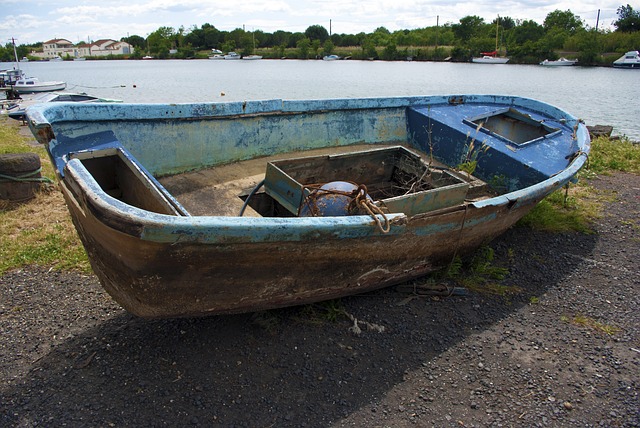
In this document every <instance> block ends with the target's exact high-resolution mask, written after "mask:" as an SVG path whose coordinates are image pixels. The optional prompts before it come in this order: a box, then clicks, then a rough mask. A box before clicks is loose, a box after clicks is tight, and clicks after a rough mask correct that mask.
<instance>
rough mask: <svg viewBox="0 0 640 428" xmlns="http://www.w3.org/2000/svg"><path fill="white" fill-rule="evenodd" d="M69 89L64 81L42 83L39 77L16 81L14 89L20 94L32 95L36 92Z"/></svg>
mask: <svg viewBox="0 0 640 428" xmlns="http://www.w3.org/2000/svg"><path fill="white" fill-rule="evenodd" d="M66 87H67V84H66V83H65V82H62V81H48V82H41V81H40V79H38V78H37V77H27V78H23V79H20V80H18V81H16V83H15V84H14V85H13V89H15V90H16V92H18V93H19V94H31V93H34V92H51V91H61V90H63V89H64V88H66Z"/></svg>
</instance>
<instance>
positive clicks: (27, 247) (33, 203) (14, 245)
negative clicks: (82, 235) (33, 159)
mask: <svg viewBox="0 0 640 428" xmlns="http://www.w3.org/2000/svg"><path fill="white" fill-rule="evenodd" d="M12 122H14V121H13V119H9V118H7V117H4V118H0V154H6V153H25V152H31V153H37V154H38V155H39V156H40V161H41V164H42V169H43V172H42V175H44V176H46V177H48V178H50V179H52V180H53V179H54V178H55V175H54V173H53V167H52V166H51V164H50V162H49V160H48V158H47V155H46V151H45V149H44V147H42V146H40V145H36V144H34V143H30V141H31V142H32V141H34V140H30V139H29V138H27V137H24V136H23V135H20V132H19V130H20V125H19V124H18V122H16V123H12ZM28 265H40V266H50V267H53V268H54V269H75V270H79V271H82V272H90V271H91V268H90V265H89V261H88V258H87V255H86V253H85V251H84V247H83V246H82V244H81V242H80V239H79V237H78V234H77V233H76V230H75V227H74V226H73V224H72V222H71V217H70V216H69V212H68V210H67V207H66V205H65V203H64V200H63V198H62V194H61V193H60V192H59V191H58V190H57V189H56V188H55V186H51V185H49V186H43V188H42V190H41V191H40V192H38V193H37V194H36V195H35V198H33V199H32V200H30V201H27V202H25V203H9V202H7V201H0V275H1V274H3V273H4V272H6V271H8V270H11V269H18V268H21V267H24V266H28Z"/></svg>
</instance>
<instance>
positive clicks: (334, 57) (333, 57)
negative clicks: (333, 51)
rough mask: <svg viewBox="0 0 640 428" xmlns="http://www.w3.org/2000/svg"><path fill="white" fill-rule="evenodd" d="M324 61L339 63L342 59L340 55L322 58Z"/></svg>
mask: <svg viewBox="0 0 640 428" xmlns="http://www.w3.org/2000/svg"><path fill="white" fill-rule="evenodd" d="M322 59H323V60H324V61H337V60H339V59H340V57H339V56H338V55H325V56H323V57H322Z"/></svg>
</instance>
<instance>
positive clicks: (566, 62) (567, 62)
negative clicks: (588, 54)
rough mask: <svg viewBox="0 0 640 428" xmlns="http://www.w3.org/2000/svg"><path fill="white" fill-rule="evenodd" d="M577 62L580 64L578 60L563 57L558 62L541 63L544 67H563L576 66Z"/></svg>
mask: <svg viewBox="0 0 640 428" xmlns="http://www.w3.org/2000/svg"><path fill="white" fill-rule="evenodd" d="M577 62H578V60H577V59H567V58H565V57H561V58H559V59H556V60H548V59H545V60H544V61H542V62H541V63H540V65H544V66H547V67H563V66H568V65H575V64H576V63H577Z"/></svg>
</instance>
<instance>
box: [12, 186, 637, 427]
mask: <svg viewBox="0 0 640 428" xmlns="http://www.w3.org/2000/svg"><path fill="white" fill-rule="evenodd" d="M594 183H595V185H596V186H597V187H598V188H600V189H608V191H613V192H616V194H617V201H616V202H614V203H612V204H611V206H610V207H609V210H608V215H607V217H605V218H603V219H602V220H601V221H599V222H598V224H597V225H596V229H597V233H596V234H593V235H579V234H566V235H565V234H563V235H558V234H549V233H543V232H536V231H531V230H528V229H525V228H514V229H511V230H510V231H508V232H507V233H506V234H505V235H504V236H502V237H501V238H500V239H499V240H497V241H494V242H493V243H492V247H493V248H494V249H495V252H496V258H497V262H496V263H497V264H500V265H502V266H505V267H507V268H508V269H509V271H510V274H509V276H508V277H507V278H506V279H505V280H504V281H502V285H505V286H508V287H510V289H512V290H518V291H517V292H515V293H512V294H506V295H504V296H498V295H492V294H488V293H482V294H476V293H469V294H467V295H465V296H458V297H449V298H433V297H424V296H422V297H416V298H413V299H408V297H410V296H409V295H407V294H406V293H400V292H398V290H397V289H393V288H392V289H387V290H383V291H381V292H377V293H372V294H368V295H364V296H355V297H352V298H348V299H343V300H342V305H343V306H344V309H345V310H346V311H347V312H348V313H349V314H351V315H352V316H353V317H355V318H357V319H358V320H361V321H366V322H368V323H369V324H370V325H372V326H374V327H376V326H378V327H384V331H382V332H380V331H378V330H368V329H367V328H366V324H364V323H361V324H360V327H361V328H362V332H361V333H360V334H355V333H354V332H352V331H351V330H350V327H352V324H353V323H352V321H350V320H348V319H347V318H344V317H340V318H338V320H337V321H331V320H330V318H331V316H332V315H333V314H334V313H335V312H334V311H332V308H331V307H330V306H328V305H316V306H307V307H304V308H291V309H285V310H276V311H269V312H266V313H260V314H247V315H237V316H227V317H212V318H206V319H184V320H164V321H153V322H149V321H143V320H140V319H137V318H134V317H132V316H130V315H128V314H127V313H125V312H124V311H123V310H122V309H120V308H119V307H118V306H117V305H116V304H114V303H113V302H112V301H111V299H110V298H109V296H108V295H106V293H104V292H103V291H102V288H101V287H100V285H99V284H98V281H97V280H96V278H95V277H93V276H82V275H78V274H74V273H60V272H50V271H48V270H46V269H40V268H29V269H25V270H22V271H19V272H12V273H8V274H6V275H4V276H3V277H0V289H1V290H2V291H1V292H2V294H1V296H2V300H1V301H0V329H1V331H2V341H0V355H1V358H0V377H1V381H2V384H1V386H0V426H8V427H9V426H19V427H30V426H36V425H37V426H73V427H81V426H91V427H95V426H116V427H117V426H136V427H144V426H185V425H192V426H211V425H220V426H234V427H259V426H263V427H269V426H277V427H283V426H295V427H300V426H309V427H320V426H336V427H341V426H358V427H364V426H367V427H384V426H389V427H391V426H393V427H403V426H438V427H442V426H451V427H460V426H465V427H470V426H476V427H477V426H522V427H530V426H545V427H547V426H562V427H565V426H577V427H585V426H627V427H632V426H640V410H639V409H640V400H639V397H638V394H639V391H640V331H639V330H640V311H639V310H638V308H639V307H640V261H639V258H638V249H639V248H640V232H639V230H640V177H638V176H635V175H633V176H632V175H626V174H618V175H615V176H612V177H603V178H601V179H597V180H595V182H594ZM603 330H606V331H607V332H605V331H603ZM609 333H610V334H609Z"/></svg>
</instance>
